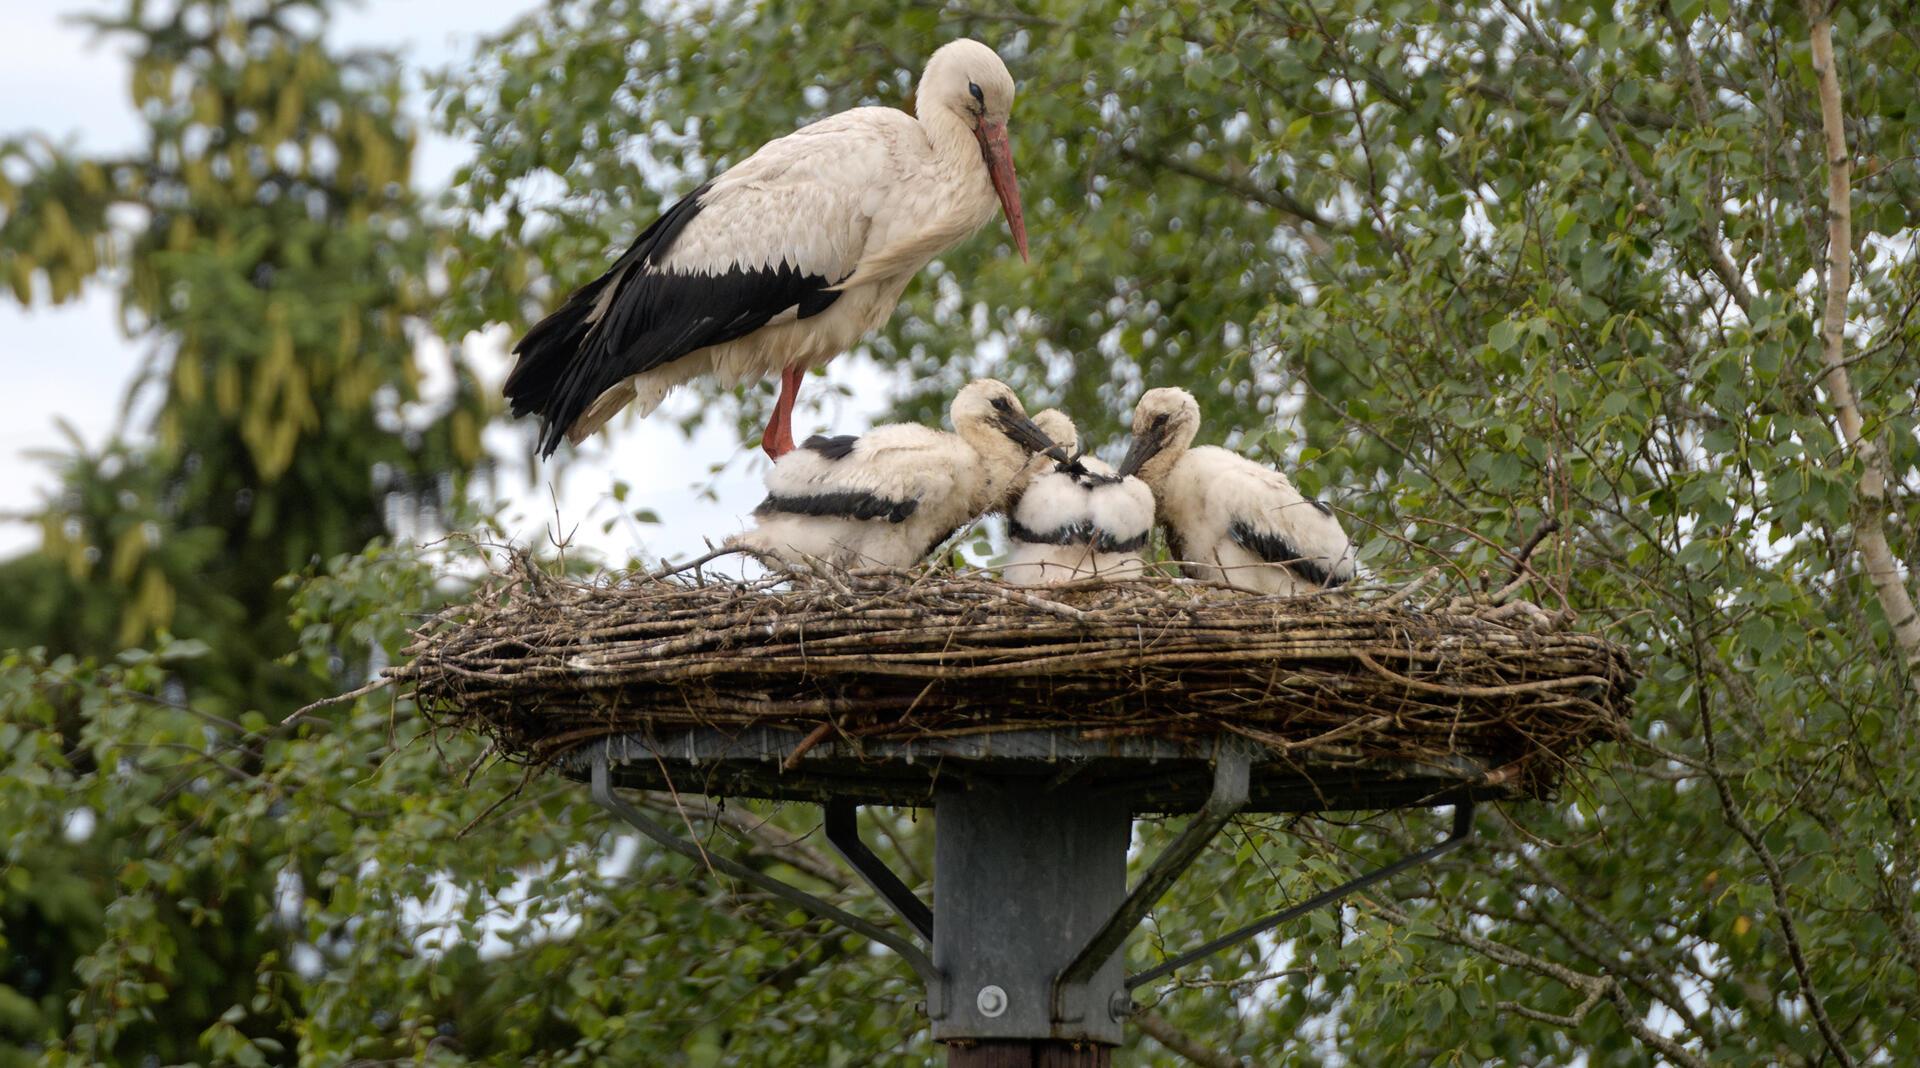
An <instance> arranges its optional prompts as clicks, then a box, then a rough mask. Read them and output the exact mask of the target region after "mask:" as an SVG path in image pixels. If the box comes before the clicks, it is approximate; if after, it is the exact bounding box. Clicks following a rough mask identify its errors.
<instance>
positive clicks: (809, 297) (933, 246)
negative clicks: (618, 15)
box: [504, 39, 1027, 459]
mask: <svg viewBox="0 0 1920 1068" xmlns="http://www.w3.org/2000/svg"><path fill="white" fill-rule="evenodd" d="M1012 108H1013V77H1012V75H1010V74H1008V73H1007V68H1006V65H1005V64H1003V63H1001V62H1000V57H999V56H997V55H995V54H994V52H993V49H991V48H988V47H987V46H986V45H983V44H981V43H979V42H978V41H969V40H965V39H962V40H957V41H952V42H949V43H948V44H946V45H944V46H942V47H941V48H940V49H939V50H938V51H936V52H934V54H933V56H932V58H931V59H929V60H928V61H927V69H926V71H925V72H924V73H923V74H921V76H920V87H919V92H918V94H917V95H916V96H915V98H914V115H908V114H907V113H906V112H904V111H898V110H895V109H893V108H883V107H863V108H854V109H853V110H851V111H843V112H841V113H840V114H838V115H834V116H830V117H828V118H825V119H822V120H820V121H819V122H816V123H814V124H812V125H811V126H806V127H803V128H801V129H799V130H797V131H795V132H793V133H791V134H788V135H787V136H785V137H782V138H780V139H778V140H775V141H770V142H768V143H767V144H766V145H764V146H762V147H761V148H760V150H759V151H758V152H755V153H754V154H753V155H751V156H748V157H747V158H746V159H744V160H742V161H740V163H738V164H736V165H735V166H734V167H732V168H731V169H729V170H728V171H726V172H725V173H724V174H722V175H720V176H719V177H718V178H715V179H713V180H712V181H710V182H708V183H707V184H705V185H703V186H701V187H700V188H698V189H696V190H694V191H693V192H692V193H690V194H688V195H687V196H686V197H685V198H684V199H682V200H681V201H679V202H678V203H676V204H674V205H673V206H672V207H670V208H668V209H667V210H666V211H665V212H663V213H662V214H661V215H660V217H659V218H658V219H656V220H654V222H653V224H652V225H651V226H648V227H647V229H646V230H645V231H644V232H642V233H641V234H640V236H639V238H638V239H636V240H635V241H634V243H633V246H632V247H631V248H629V249H627V252H626V254H625V255H623V256H621V257H620V259H619V260H618V261H617V262H616V263H614V265H613V267H612V268H611V269H610V270H608V271H607V273H605V274H603V275H601V276H600V277H599V278H597V279H595V280H594V281H592V282H589V283H587V284H586V285H585V286H583V287H581V288H580V289H579V291H577V292H575V293H574V294H573V295H572V296H571V297H569V298H568V300H567V302H566V303H565V304H563V305H561V306H560V308H559V309H558V310H557V311H555V312H554V313H553V314H551V315H549V316H547V317H546V318H545V319H543V320H541V321H540V323H539V324H538V325H536V326H535V327H534V328H533V329H532V330H530V331H528V332H527V336H526V337H524V338H522V339H520V343H519V344H518V345H516V346H515V347H514V352H515V353H516V354H517V355H518V356H519V360H518V362H516V363H515V365H514V368H513V372H512V374H510V375H508V376H507V382H506V386H505V390H504V392H505V393H506V397H507V400H508V401H509V402H510V404H511V408H512V411H513V414H514V415H515V416H523V415H528V414H538V415H539V416H540V454H541V455H542V456H551V455H552V454H553V451H554V450H555V449H557V448H559V446H560V439H561V438H562V437H565V438H567V439H568V440H569V441H572V442H573V443H575V444H579V443H580V442H581V441H582V440H584V439H585V438H586V437H587V436H588V435H589V434H592V433H593V432H594V431H595V430H598V429H599V428H600V427H601V426H602V425H604V424H605V423H606V421H607V420H608V419H609V418H611V417H612V416H613V414H614V413H615V412H618V411H619V410H620V409H621V408H624V407H626V406H627V405H628V404H633V405H635V406H636V407H637V409H638V410H639V412H640V414H641V415H646V414H647V413H649V412H651V411H653V409H654V408H655V407H657V406H658V405H659V404H660V401H661V400H662V399H663V398H665V397H666V395H667V392H668V391H669V390H671V389H672V388H673V387H675V386H677V385H680V384H681V383H683V382H686V381H687V380H689V379H691V378H694V377H697V376H699V375H713V376H715V377H717V378H718V379H719V380H720V381H721V382H722V383H724V384H726V385H729V386H733V385H738V384H739V383H742V382H746V381H749V380H757V379H760V378H764V377H767V376H769V375H772V374H775V373H778V374H779V375H780V397H779V400H777V401H776V402H775V403H774V408H773V416H772V418H771V419H770V420H769V421H768V423H767V428H766V431H765V432H764V433H763V434H762V435H761V447H762V448H764V449H766V451H767V455H769V456H771V457H773V458H775V459H778V458H779V457H780V456H781V455H782V454H784V453H786V452H787V451H788V450H790V449H792V448H793V427H792V421H793V402H794V398H795V396H796V394H797V392H798V390H799V387H800V380H801V378H802V377H804V376H805V374H806V372H807V369H808V368H811V367H818V366H820V365H822V364H824V363H826V362H827V361H828V360H831V359H833V358H834V357H835V356H838V355H839V354H840V353H842V352H844V351H845V350H846V349H847V348H848V346H850V345H852V344H853V343H854V342H856V341H858V340H859V339H860V338H861V337H863V336H864V335H866V334H867V332H868V331H871V330H873V329H874V328H875V327H878V326H880V325H881V324H882V323H885V322H886V321H887V319H888V317H889V316H891V315H892V314H893V309H894V307H895V305H897V304H899V302H900V294H901V292H902V291H903V290H905V289H906V286H907V282H908V281H909V280H910V279H912V277H913V276H914V275H915V274H916V273H918V272H919V270H920V268H922V267H924V266H926V265H927V263H928V262H929V261H930V260H932V259H933V258H934V257H935V256H938V255H939V254H940V253H942V252H944V251H946V250H947V249H949V248H952V247H953V246H954V245H956V244H958V243H959V242H960V241H961V240H963V239H964V238H966V237H967V235H969V234H971V233H973V232H974V231H975V230H978V229H979V228H980V227H981V226H983V225H985V224H986V222H987V220H989V219H991V218H993V212H994V206H995V203H996V201H997V203H998V205H999V207H1000V209H1001V210H1002V211H1004V212H1005V213H1006V217H1007V225H1008V227H1010V228H1011V229H1012V231H1013V241H1014V244H1015V246H1016V247H1018V249H1019V250H1020V256H1021V258H1022V259H1025V258H1026V255H1027V232H1026V225H1025V223H1024V222H1023V220H1022V217H1021V210H1020V190H1019V187H1018V185H1017V184H1016V182H1015V179H1014V170H1013V157H1012V153H1011V150H1010V149H1009V148H1008V146H1007V117H1008V115H1009V114H1010V112H1011V111H1012Z"/></svg>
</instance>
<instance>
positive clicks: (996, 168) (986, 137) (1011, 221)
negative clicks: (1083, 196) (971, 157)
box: [973, 120, 1027, 260]
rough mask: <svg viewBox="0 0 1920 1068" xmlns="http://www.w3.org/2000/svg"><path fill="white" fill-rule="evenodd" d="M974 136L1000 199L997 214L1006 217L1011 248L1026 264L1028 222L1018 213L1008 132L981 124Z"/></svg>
mask: <svg viewBox="0 0 1920 1068" xmlns="http://www.w3.org/2000/svg"><path fill="white" fill-rule="evenodd" d="M973 134H974V136H975V137H978V138H979V139H980V157H981V158H982V159H984V160H986V161H987V177H989V178H991V179H993V191H994V192H995V193H997V194H999V196H1000V210H1001V211H1004V212H1006V213H1007V229H1009V230H1012V231H1013V244H1014V247H1016V248H1018V249H1019V250H1020V258H1021V259H1022V260H1025V259H1026V258H1027V220H1026V218H1025V217H1024V216H1023V215H1022V214H1021V213H1020V182H1019V179H1018V178H1017V177H1016V176H1015V175H1014V173H1013V150H1012V149H1011V148H1009V147H1007V128H1006V127H1005V126H1003V125H1001V124H1000V123H997V122H986V121H984V120H983V121H982V122H981V123H980V124H979V125H977V126H975V127H974V128H973Z"/></svg>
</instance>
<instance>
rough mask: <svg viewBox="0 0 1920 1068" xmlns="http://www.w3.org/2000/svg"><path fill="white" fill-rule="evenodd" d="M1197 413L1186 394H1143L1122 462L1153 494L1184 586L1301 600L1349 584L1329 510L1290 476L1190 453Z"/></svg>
mask: <svg viewBox="0 0 1920 1068" xmlns="http://www.w3.org/2000/svg"><path fill="white" fill-rule="evenodd" d="M1199 429H1200V405H1199V404H1198V403H1196V402H1195V401H1194V399H1193V395H1192V394H1190V393H1188V392H1187V391H1186V390H1184V389H1172V388H1166V389H1154V390H1148V391H1147V393H1146V394H1145V395H1144V396H1142V397H1141V398H1140V403H1139V404H1138V405H1137V406H1135V408H1134V412H1133V445H1132V447H1131V448H1130V449H1129V450H1128V452H1127V456H1126V459H1124V460H1122V461H1121V463H1120V472H1121V473H1123V474H1132V473H1138V474H1139V476H1140V478H1141V479H1143V480H1145V481H1146V483H1147V484H1148V485H1149V486H1151V487H1152V488H1153V495H1154V497H1155V499H1156V500H1157V501H1158V503H1159V510H1160V523H1161V525H1162V526H1163V527H1164V528H1165V529H1166V532H1167V547H1168V549H1169V550H1170V551H1171V552H1172V553H1173V557H1174V559H1175V560H1177V561H1179V562H1180V567H1181V571H1183V572H1184V573H1185V574H1186V575H1187V577H1189V578H1197V579H1204V580H1208V581H1213V582H1220V583H1224V584H1226V585H1228V586H1233V587H1236V588H1238V589H1243V590H1252V591H1255V592H1258V593H1279V594H1289V595H1298V594H1302V593H1308V592H1310V591H1313V590H1317V589H1322V588H1326V587H1331V586H1338V585H1340V584H1342V583H1344V582H1346V581H1347V580H1349V579H1351V578H1352V577H1353V567H1354V552H1353V543H1352V542H1350V541H1348V540H1347V535H1346V532H1345V531H1344V530H1342V529H1340V521H1339V520H1338V519H1335V518H1334V516H1333V509H1331V508H1329V507H1327V506H1326V505H1325V504H1322V503H1321V502H1319V501H1315V500H1309V499H1308V498H1306V497H1304V496H1302V495H1301V493H1300V491H1299V490H1297V489H1295V488H1294V485H1293V483H1292V482H1291V481H1289V480H1288V479H1287V476H1285V475H1283V474H1281V473H1280V472H1278V471H1275V470H1273V469H1272V468H1270V467H1266V466H1264V465H1261V464H1257V463H1254V462H1253V461H1252V460H1249V459H1247V458H1246V457H1244V456H1241V455H1239V454H1238V453H1234V452H1229V451H1228V450H1226V449H1222V448H1218V447H1215V446H1212V445H1204V446H1201V447H1200V448H1197V449H1196V448H1190V446H1191V445H1192V444H1193V436H1194V434H1195V433H1197V432H1198V431H1199Z"/></svg>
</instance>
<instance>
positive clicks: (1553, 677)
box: [389, 560, 1636, 796]
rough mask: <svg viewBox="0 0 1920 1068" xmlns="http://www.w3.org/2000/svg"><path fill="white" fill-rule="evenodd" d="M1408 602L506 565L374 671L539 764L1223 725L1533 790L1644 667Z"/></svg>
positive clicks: (1193, 588)
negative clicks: (619, 574) (775, 733)
mask: <svg viewBox="0 0 1920 1068" xmlns="http://www.w3.org/2000/svg"><path fill="white" fill-rule="evenodd" d="M1408 592H1409V591H1405V590H1403V591H1400V592H1397V593H1396V592H1391V591H1335V592H1331V593H1326V594H1321V595H1317V596H1314V597H1306V598H1285V597H1271V596H1257V595H1250V594H1243V593H1237V592H1233V591H1228V590H1224V589H1221V588H1218V587H1213V586H1207V585H1202V584H1197V583H1193V582H1189V581H1186V580H1178V579H1168V578H1149V579H1139V580H1133V581H1126V582H1113V583H1097V584H1091V585H1088V586H1085V587H1082V588H1072V587H1066V588H1055V589H1049V590H1029V589H1022V588H1019V587H1013V586H1008V585H1006V584H1004V583H1001V582H999V581H998V580H996V579H993V578H990V577H986V576H984V575H980V574H968V573H959V574H956V573H950V572H944V573H943V572H915V573H900V572H892V571H836V570H824V569H823V570H817V571H813V572H806V573H800V574H791V573H789V574H776V575H769V576H766V577H763V578H760V579H755V580H740V579H728V578H718V577H714V576H711V575H706V574H703V573H702V572H700V571H699V570H697V569H682V570H679V571H677V572H663V573H659V574H653V575H645V576H637V577H630V578H625V579H607V580H602V581H598V582H578V581H571V580H565V579H560V578H556V577H553V576H551V575H548V574H545V573H543V572H541V571H539V570H538V569H537V568H535V567H534V566H532V565H530V564H528V563H527V562H526V561H524V560H522V561H517V562H516V563H515V564H514V566H513V567H512V568H510V569H509V570H508V571H506V572H504V573H501V574H498V575H495V576H493V578H492V579H491V580H490V582H489V583H488V584H487V585H486V586H485V587H484V588H483V589H482V591H481V593H480V596H478V597H477V598H476V599H475V600H473V601H471V602H469V603H466V604H463V605H458V606H455V607H454V608H451V609H449V610H447V611H445V612H443V613H441V614H440V615H438V616H436V617H434V618H433V619H431V620H429V621H428V622H427V623H426V624H425V625H424V626H422V627H421V628H420V629H419V630H418V631H417V633H416V635H415V640H414V642H413V644H412V645H411V647H410V648H409V649H408V651H407V653H408V657H409V661H408V662H407V663H405V664H404V665H402V666H400V667H397V668H394V669H392V670H391V671H390V672H389V676H390V678H392V679H394V680H397V681H399V682H401V683H402V684H403V685H407V686H410V687H411V689H412V690H413V692H414V694H415V695H416V697H417V698H418V699H419V701H420V702H421V704H422V707H423V708H425V709H426V710H427V712H428V714H429V715H431V716H433V717H434V718H435V720H436V721H437V722H439V723H441V724H442V725H447V726H455V727H460V728H467V729H473V730H478V731H480V732H482V733H484V734H486V735H487V736H489V737H490V738H491V739H492V740H493V742H494V743H495V745H496V746H497V748H498V749H499V750H501V751H503V752H505V753H506V754H508V755H509V756H510V757H512V758H515V759H519V760H524V761H527V762H532V763H548V762H552V761H555V760H558V759H561V758H563V757H565V756H566V755H567V754H568V753H570V752H572V751H574V750H577V749H579V748H581V747H583V746H586V745H588V744H589V743H592V742H595V741H596V740H600V739H606V738H610V737H613V736H620V735H635V734H639V735H649V734H652V733H654V732H659V731H663V730H669V729H675V728H695V727H698V728H708V729H717V730H720V731H723V732H726V731H734V732H738V731H744V730H746V729H748V728H752V727H765V726H779V727H783V728H790V729H794V730H797V731H800V732H804V733H805V734H806V736H807V738H808V742H807V743H803V744H809V745H810V744H813V743H815V742H817V741H819V740H820V739H822V738H827V737H832V738H835V739H837V740H845V741H848V742H851V743H854V744H860V743H863V742H866V741H868V740H900V739H925V738H946V737H955V736H961V735H977V734H986V733H994V732H1014V731H1033V730H1046V731H1053V732H1064V733H1065V734H1066V735H1069V736H1071V737H1074V738H1077V739H1083V740H1084V739H1101V738H1106V739H1113V738H1126V737H1130V736H1149V737H1153V738H1157V739H1171V740H1204V739H1217V738H1218V737H1220V736H1222V735H1235V736H1239V737H1241V738H1244V739H1247V740H1249V741H1250V742H1251V743H1253V744H1255V745H1257V746H1260V747H1264V748H1266V749H1268V750H1271V751H1274V752H1276V753H1280V754H1284V755H1286V756H1287V758H1288V759H1289V760H1291V759H1295V758H1297V757H1300V756H1302V755H1312V754H1315V753H1331V754H1338V755H1340V756H1341V757H1342V758H1343V759H1348V760H1353V759H1359V760H1381V761H1392V762H1401V763H1407V762H1423V761H1424V762H1433V761H1443V760H1447V759H1449V758H1459V757H1466V758H1469V759H1471V760H1472V761H1473V762H1474V764H1475V765H1476V766H1478V767H1481V768H1485V769H1491V775H1495V776H1498V777H1499V780H1500V781H1501V782H1503V783H1506V784H1508V786H1509V787H1510V788H1511V789H1513V791H1514V792H1518V793H1522V794H1527V795H1533V796H1541V795H1545V794H1546V793H1548V792H1550V791H1551V790H1552V789H1553V788H1554V786H1555V785H1556V784H1557V782H1558V781H1559V779H1560V777H1561V776H1562V775H1563V774H1564V772H1565V770H1566V769H1567V768H1568V767H1569V766H1571V765H1572V763H1573V762H1574V761H1575V760H1576V758H1577V756H1578V754H1579V753H1580V752H1581V751H1582V750H1584V749H1585V748H1586V747H1588V746H1589V745H1591V744H1592V743H1594V742H1596V741H1600V740H1604V739H1608V738H1612V737H1616V736H1618V735H1619V734H1620V732H1621V730H1622V726H1623V724H1624V722H1625V720H1626V715H1627V711H1628V705H1629V702H1630V695H1631V692H1632V690H1633V687H1634V683H1635V681H1636V676H1635V672H1634V670H1633V667H1632V664H1631V663H1630V661H1629V659H1628V656H1627V654H1626V652H1625V650H1623V649H1622V648H1621V647H1620V646H1619V645H1617V644H1615V643H1613V642H1611V641H1609V640H1607V639H1606V638H1603V637H1600V636H1597V635H1593V634H1586V633H1580V632H1577V631H1573V630H1571V629H1569V628H1568V627H1567V625H1566V621H1565V619H1564V618H1562V617H1550V616H1548V615H1547V614H1546V613H1544V612H1542V611H1540V610H1538V609H1536V608H1533V606H1531V605H1526V604H1524V602H1520V603H1519V609H1518V610H1516V605H1515V604H1514V603H1508V604H1503V605H1498V606H1495V605H1487V604H1481V605H1472V604H1462V603H1460V600H1459V599H1456V601H1455V602H1453V604H1452V606H1451V607H1447V606H1434V605H1428V606H1426V607H1424V608H1423V607H1414V606H1410V605H1408V604H1406V603H1404V602H1405V600H1406V599H1407V594H1408ZM1563 615H1564V614H1563ZM795 755H796V756H797V755H798V754H797V753H796V754H795Z"/></svg>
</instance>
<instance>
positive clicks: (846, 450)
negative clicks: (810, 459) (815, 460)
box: [800, 434, 860, 460]
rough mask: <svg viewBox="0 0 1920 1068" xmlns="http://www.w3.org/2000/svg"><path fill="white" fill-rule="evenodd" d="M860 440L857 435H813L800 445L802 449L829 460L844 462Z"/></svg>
mask: <svg viewBox="0 0 1920 1068" xmlns="http://www.w3.org/2000/svg"><path fill="white" fill-rule="evenodd" d="M859 440H860V435H858V434H835V435H834V436H832V437H828V436H826V435H825V434H815V435H814V436H812V437H810V438H808V439H807V440H805V441H803V442H801V443H800V447H801V448H803V449H812V450H813V451H814V452H817V453H819V454H820V455H821V456H824V457H826V458H827V459H829V460H844V459H846V458H847V456H848V455H849V454H851V453H852V452H853V446H854V444H855V443H856V442H858V441H859Z"/></svg>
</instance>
